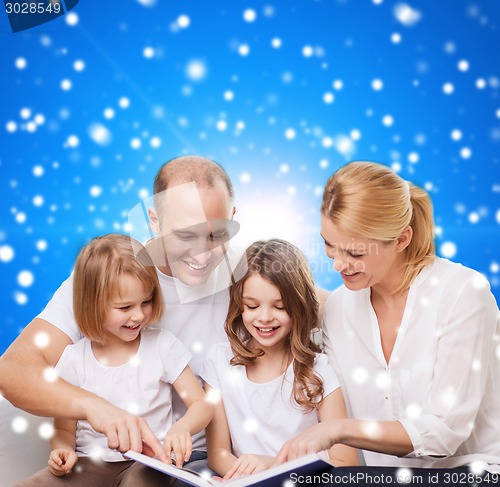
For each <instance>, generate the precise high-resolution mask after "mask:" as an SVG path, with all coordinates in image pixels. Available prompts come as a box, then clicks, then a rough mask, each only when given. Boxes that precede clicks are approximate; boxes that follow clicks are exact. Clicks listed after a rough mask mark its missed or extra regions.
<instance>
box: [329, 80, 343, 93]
mask: <svg viewBox="0 0 500 487" xmlns="http://www.w3.org/2000/svg"><path fill="white" fill-rule="evenodd" d="M332 87H333V89H334V90H337V91H340V90H341V89H342V88H343V87H344V82H343V81H342V80H341V79H336V80H334V81H333V83H332Z"/></svg>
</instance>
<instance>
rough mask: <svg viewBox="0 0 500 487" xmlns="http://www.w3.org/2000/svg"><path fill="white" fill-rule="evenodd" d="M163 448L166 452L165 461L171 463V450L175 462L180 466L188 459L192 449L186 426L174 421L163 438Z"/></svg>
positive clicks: (189, 434)
mask: <svg viewBox="0 0 500 487" xmlns="http://www.w3.org/2000/svg"><path fill="white" fill-rule="evenodd" d="M163 450H165V453H166V454H167V463H172V462H171V460H170V458H171V454H172V452H173V454H174V456H175V464H176V465H177V466H178V467H182V465H183V464H184V462H187V461H188V460H189V458H190V457H191V453H192V451H193V441H192V439H191V433H190V431H189V429H188V427H187V426H185V425H184V424H182V423H181V422H179V421H178V422H177V423H175V424H174V425H173V426H172V427H171V428H170V429H169V430H168V432H167V435H166V436H165V439H164V440H163ZM169 460H170V461H169Z"/></svg>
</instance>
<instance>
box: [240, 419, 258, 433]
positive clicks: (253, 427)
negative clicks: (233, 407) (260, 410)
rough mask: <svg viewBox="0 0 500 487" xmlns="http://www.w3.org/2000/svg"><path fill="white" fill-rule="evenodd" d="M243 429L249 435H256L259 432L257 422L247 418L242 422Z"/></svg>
mask: <svg viewBox="0 0 500 487" xmlns="http://www.w3.org/2000/svg"><path fill="white" fill-rule="evenodd" d="M243 429H244V430H245V432H246V433H249V434H254V433H257V431H258V430H259V422H258V421H257V420H256V419H255V418H247V419H245V421H244V422H243Z"/></svg>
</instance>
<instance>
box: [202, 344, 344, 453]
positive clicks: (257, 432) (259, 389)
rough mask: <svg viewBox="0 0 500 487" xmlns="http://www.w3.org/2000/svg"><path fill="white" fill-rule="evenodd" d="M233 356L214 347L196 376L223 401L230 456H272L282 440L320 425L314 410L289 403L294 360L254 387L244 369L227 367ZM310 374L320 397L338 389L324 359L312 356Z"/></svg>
mask: <svg viewBox="0 0 500 487" xmlns="http://www.w3.org/2000/svg"><path fill="white" fill-rule="evenodd" d="M233 356H234V355H233V352H232V351H231V347H230V345H229V343H228V342H224V343H219V344H217V345H215V346H214V347H213V348H212V349H211V350H210V352H209V353H208V356H207V359H206V361H205V364H204V366H203V370H202V371H201V376H202V378H203V379H204V380H205V382H207V384H209V385H210V386H211V387H213V388H214V389H215V390H217V391H218V392H219V393H220V395H221V397H222V401H223V403H224V409H225V411H226V417H227V422H228V425H229V431H230V434H231V442H232V447H233V451H234V453H235V455H236V456H238V457H239V456H240V455H242V454H250V453H253V454H256V455H270V456H275V455H276V454H277V453H278V451H279V450H280V448H281V447H282V446H283V443H284V442H285V441H287V440H290V439H291V438H293V437H294V436H295V435H297V434H299V433H300V432H301V431H304V430H305V429H307V428H309V427H311V426H313V425H315V424H317V423H318V422H319V418H318V411H317V410H316V409H315V410H313V411H311V412H309V413H304V410H303V409H301V408H300V407H299V406H298V405H297V404H296V403H295V401H292V386H293V362H292V363H291V364H290V366H289V367H288V369H287V371H286V373H285V374H283V375H282V376H280V377H278V378H276V379H274V380H272V381H270V382H266V383H264V384H256V383H255V382H251V381H250V380H249V379H248V378H247V374H246V367H244V366H242V365H236V366H232V365H230V363H229V361H230V360H231V358H232V357H233ZM314 370H315V371H316V372H317V373H318V374H319V376H320V377H322V379H323V387H324V397H326V396H328V395H329V394H330V393H331V392H333V391H334V390H335V389H337V388H338V387H339V382H338V380H337V377H336V375H335V372H334V371H333V369H332V367H331V366H330V365H329V364H328V359H327V357H326V356H325V355H322V354H318V355H317V356H316V359H315V362H314Z"/></svg>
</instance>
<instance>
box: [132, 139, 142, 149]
mask: <svg viewBox="0 0 500 487" xmlns="http://www.w3.org/2000/svg"><path fill="white" fill-rule="evenodd" d="M141 145H142V142H141V139H139V138H137V137H134V138H133V139H132V140H131V141H130V147H132V149H140V147H141Z"/></svg>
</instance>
